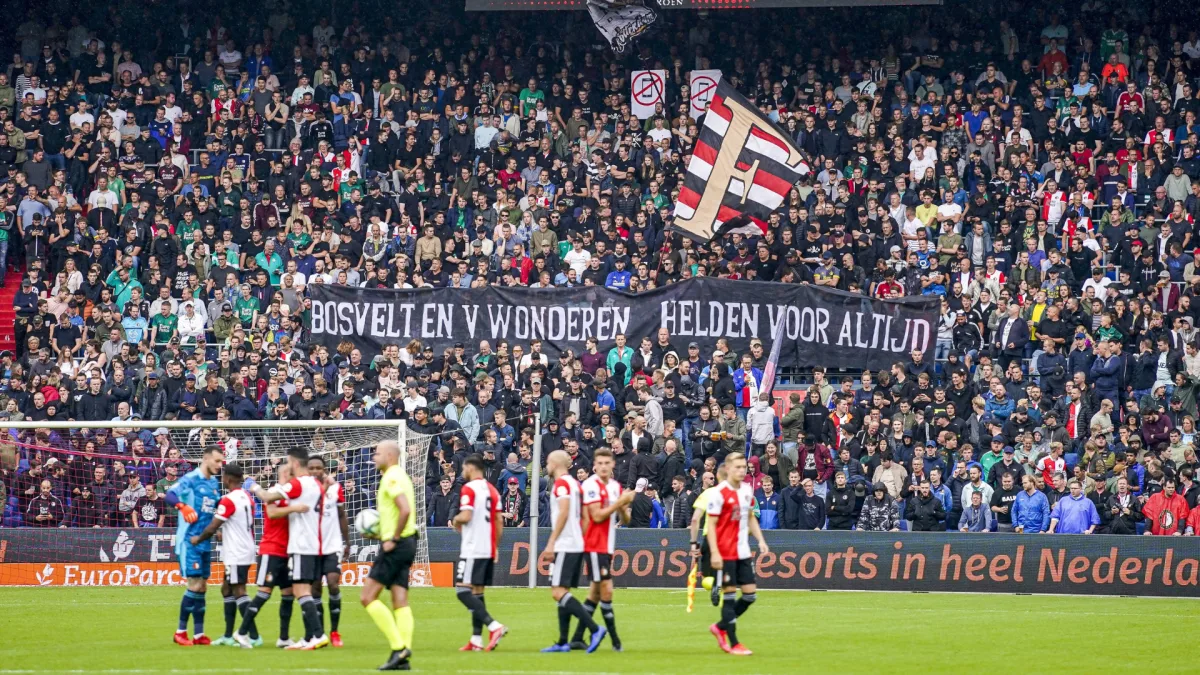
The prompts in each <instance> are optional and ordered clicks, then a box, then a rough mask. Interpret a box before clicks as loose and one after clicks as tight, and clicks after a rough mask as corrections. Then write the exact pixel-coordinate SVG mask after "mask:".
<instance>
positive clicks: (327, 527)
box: [321, 483, 346, 556]
mask: <svg viewBox="0 0 1200 675" xmlns="http://www.w3.org/2000/svg"><path fill="white" fill-rule="evenodd" d="M345 503H346V491H345V489H344V488H342V484H341V483H334V484H333V485H329V486H326V487H325V498H324V499H322V500H321V555H329V554H330V553H336V554H338V555H339V556H340V555H341V554H342V548H343V547H344V545H345V541H344V540H343V539H342V520H341V518H338V507H339V506H341V505H342V504H345Z"/></svg>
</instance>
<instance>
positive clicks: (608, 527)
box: [583, 474, 624, 555]
mask: <svg viewBox="0 0 1200 675" xmlns="http://www.w3.org/2000/svg"><path fill="white" fill-rule="evenodd" d="M623 491H624V488H622V487H621V484H620V483H618V482H617V481H615V480H613V479H612V478H609V479H608V483H607V484H605V483H604V482H603V481H601V480H600V478H599V477H598V476H596V474H592V475H591V476H588V478H587V480H585V481H583V505H584V507H587V506H588V505H590V504H599V505H600V508H606V507H607V506H608V505H609V504H612V503H614V502H616V501H617V500H618V499H620V497H621V493H622V492H623ZM583 518H584V520H585V521H586V522H587V527H586V528H584V532H583V550H584V552H585V553H607V554H609V555H612V553H613V550H614V546H615V545H616V543H617V525H618V524H619V523H620V516H619V515H618V514H617V512H616V511H614V512H612V514H610V515H609V516H608V522H607V523H596V522H592V519H591V517H590V516H589V515H587V512H586V508H585V512H584V515H583Z"/></svg>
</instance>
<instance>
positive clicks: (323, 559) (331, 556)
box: [317, 553, 342, 577]
mask: <svg viewBox="0 0 1200 675" xmlns="http://www.w3.org/2000/svg"><path fill="white" fill-rule="evenodd" d="M317 574H319V575H320V576H322V577H323V576H325V575H326V574H337V575H338V576H341V574H342V565H341V560H340V558H339V556H338V554H336V553H326V554H325V555H323V556H320V557H319V559H318V560H317Z"/></svg>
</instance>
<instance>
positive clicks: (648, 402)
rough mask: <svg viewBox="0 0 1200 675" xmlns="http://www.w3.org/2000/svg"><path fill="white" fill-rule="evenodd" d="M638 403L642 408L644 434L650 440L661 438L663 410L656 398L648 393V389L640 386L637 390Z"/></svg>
mask: <svg viewBox="0 0 1200 675" xmlns="http://www.w3.org/2000/svg"><path fill="white" fill-rule="evenodd" d="M638 401H640V402H641V404H642V406H644V408H643V410H642V415H643V416H644V417H645V418H646V433H647V434H649V435H650V438H652V439H653V438H658V437H659V436H662V435H663V409H662V403H660V402H659V399H658V397H657V396H655V395H654V392H652V391H650V387H647V386H642V387H641V388H640V389H638Z"/></svg>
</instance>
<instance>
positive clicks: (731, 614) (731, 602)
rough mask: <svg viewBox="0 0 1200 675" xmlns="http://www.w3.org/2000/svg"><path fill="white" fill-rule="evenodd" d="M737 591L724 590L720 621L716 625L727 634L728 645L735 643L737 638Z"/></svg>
mask: <svg viewBox="0 0 1200 675" xmlns="http://www.w3.org/2000/svg"><path fill="white" fill-rule="evenodd" d="M736 605H737V591H725V604H723V605H721V621H720V623H718V624H717V627H718V628H720V629H721V630H723V631H725V634H726V635H728V636H729V646H731V647H732V646H733V645H736V644H737V643H738V640H737V607H736Z"/></svg>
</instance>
